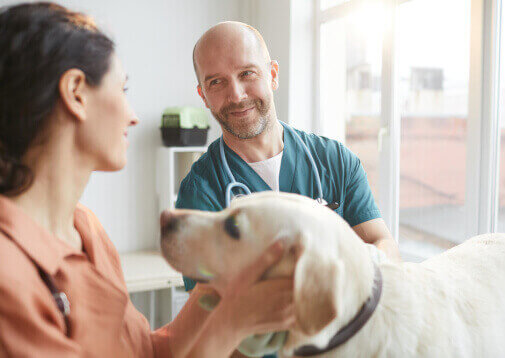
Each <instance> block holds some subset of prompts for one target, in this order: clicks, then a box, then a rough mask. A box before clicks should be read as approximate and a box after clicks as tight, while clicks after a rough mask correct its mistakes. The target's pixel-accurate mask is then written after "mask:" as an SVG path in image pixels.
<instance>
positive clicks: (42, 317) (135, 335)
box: [0, 195, 171, 357]
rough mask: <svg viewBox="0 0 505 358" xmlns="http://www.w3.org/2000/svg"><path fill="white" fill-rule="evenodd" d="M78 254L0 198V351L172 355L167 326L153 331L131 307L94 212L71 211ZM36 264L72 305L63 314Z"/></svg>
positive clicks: (35, 354)
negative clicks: (79, 246) (80, 247)
mask: <svg viewBox="0 0 505 358" xmlns="http://www.w3.org/2000/svg"><path fill="white" fill-rule="evenodd" d="M74 225H75V228H76V229H77V231H78V232H79V234H80V235H81V238H82V244H83V251H84V252H85V253H83V252H82V251H78V250H76V249H74V248H73V247H72V246H70V245H69V244H67V243H66V242H64V241H63V240H61V239H58V238H57V237H55V236H53V235H51V234H50V233H49V232H48V231H46V230H45V229H44V228H42V227H41V226H39V225H38V224H37V223H36V222H35V221H34V220H32V219H31V218H30V217H29V216H28V215H27V214H25V213H24V212H23V211H22V210H21V209H20V208H19V207H18V206H16V205H15V204H14V203H13V202H12V201H11V200H9V199H8V198H6V197H5V196H2V195H0V356H1V357H4V356H7V357H13V356H15V357H21V356H22V357H74V356H78V357H157V356H163V357H170V356H171V352H170V348H169V345H168V329H167V328H166V327H163V328H160V329H159V330H157V331H154V332H151V330H150V328H149V324H148V322H147V320H146V318H145V317H144V316H143V315H142V314H141V313H140V312H138V311H137V310H136V309H135V307H134V306H133V305H132V303H131V301H130V299H129V296H128V292H127V290H126V284H125V281H124V277H123V272H122V270H121V265H120V261H119V255H118V253H117V251H116V249H115V248H114V245H113V244H112V242H111V241H110V240H109V238H108V236H107V234H106V233H105V230H104V229H103V227H102V226H101V225H100V223H99V221H98V219H97V218H96V217H95V215H94V214H93V213H92V212H91V211H90V210H89V209H87V208H85V207H84V206H82V205H78V207H77V208H76V210H75V214H74ZM34 262H36V263H37V265H39V266H40V268H42V269H43V270H44V271H45V272H46V273H48V274H49V275H51V276H52V278H53V280H54V282H55V284H56V286H57V287H58V289H59V290H60V291H62V292H64V293H65V294H66V295H67V297H68V300H69V302H70V315H69V336H67V335H66V334H65V332H66V326H65V320H64V318H63V315H62V313H61V312H60V311H59V310H58V307H57V305H56V303H55V301H54V299H53V297H52V295H51V293H50V291H49V289H48V287H47V286H46V285H45V284H44V282H43V281H42V279H41V277H40V275H39V273H38V270H37V267H36V266H35V264H34Z"/></svg>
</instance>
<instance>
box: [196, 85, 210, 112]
mask: <svg viewBox="0 0 505 358" xmlns="http://www.w3.org/2000/svg"><path fill="white" fill-rule="evenodd" d="M196 90H197V91H198V95H199V96H200V97H201V98H202V100H203V103H205V107H207V108H210V107H209V104H208V103H207V99H206V98H205V95H204V94H203V90H202V86H201V85H200V84H198V85H197V86H196Z"/></svg>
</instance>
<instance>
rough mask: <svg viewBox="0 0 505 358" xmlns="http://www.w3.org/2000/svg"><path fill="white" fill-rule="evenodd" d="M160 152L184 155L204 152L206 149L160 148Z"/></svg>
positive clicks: (203, 147) (204, 147)
mask: <svg viewBox="0 0 505 358" xmlns="http://www.w3.org/2000/svg"><path fill="white" fill-rule="evenodd" d="M161 150H163V151H167V152H174V153H186V152H202V153H204V152H206V151H207V147H206V146H202V147H161Z"/></svg>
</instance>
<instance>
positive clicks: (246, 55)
mask: <svg viewBox="0 0 505 358" xmlns="http://www.w3.org/2000/svg"><path fill="white" fill-rule="evenodd" d="M228 40H229V39H228ZM196 61H197V67H198V74H199V80H200V84H199V88H198V92H199V94H200V96H201V97H202V99H203V100H204V102H205V105H206V106H207V107H208V108H209V109H210V111H211V112H212V114H213V115H214V117H215V118H216V119H217V121H218V122H219V123H220V124H221V126H222V127H223V129H224V130H226V131H228V132H230V133H231V134H232V135H234V136H236V137H238V138H241V139H250V138H254V137H256V136H257V135H259V134H261V133H262V132H263V131H264V130H265V128H267V126H269V124H270V120H271V113H272V110H273V90H274V89H276V88H277V63H275V61H272V62H268V59H266V56H265V55H264V54H263V52H262V51H261V48H260V47H259V45H258V43H257V40H256V39H255V38H254V37H253V36H252V35H251V36H242V37H240V38H239V39H238V40H237V41H227V40H226V39H216V40H215V41H208V42H206V43H205V44H202V46H201V49H199V51H198V53H197V59H196Z"/></svg>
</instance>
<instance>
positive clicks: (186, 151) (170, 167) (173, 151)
mask: <svg viewBox="0 0 505 358" xmlns="http://www.w3.org/2000/svg"><path fill="white" fill-rule="evenodd" d="M206 151H207V147H161V148H159V149H158V151H157V153H156V192H157V195H158V207H159V212H160V213H161V212H162V211H163V210H164V209H170V208H174V206H175V202H176V201H177V192H178V191H179V185H180V183H181V181H182V179H184V177H185V176H186V175H187V174H188V173H189V170H190V169H191V165H192V164H193V163H194V162H195V161H196V160H198V158H200V156H201V155H202V154H203V153H205V152H206Z"/></svg>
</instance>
